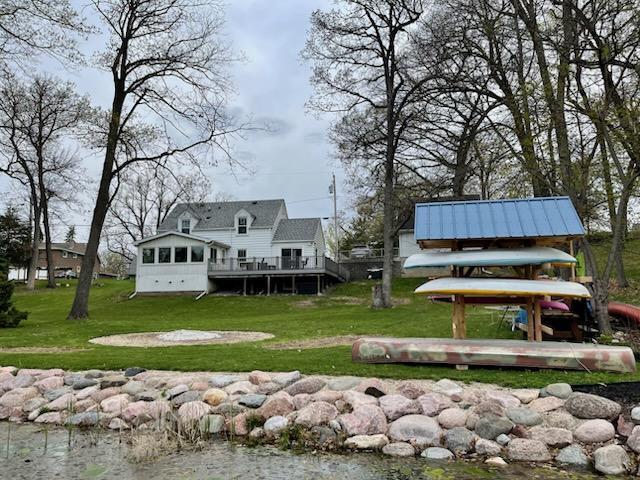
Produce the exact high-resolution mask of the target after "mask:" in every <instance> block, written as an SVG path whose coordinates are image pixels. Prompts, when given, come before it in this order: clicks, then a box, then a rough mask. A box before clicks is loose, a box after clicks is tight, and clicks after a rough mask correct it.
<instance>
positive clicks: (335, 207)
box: [329, 173, 340, 265]
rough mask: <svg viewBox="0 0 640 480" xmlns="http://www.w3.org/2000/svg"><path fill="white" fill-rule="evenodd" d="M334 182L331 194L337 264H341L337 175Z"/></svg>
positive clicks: (333, 176)
mask: <svg viewBox="0 0 640 480" xmlns="http://www.w3.org/2000/svg"><path fill="white" fill-rule="evenodd" d="M331 178H332V181H331V186H330V187H329V193H333V228H334V233H335V236H336V239H335V240H336V263H337V264H338V265H339V264H340V236H339V232H338V199H337V198H338V197H337V192H336V174H335V173H334V174H332V175H331Z"/></svg>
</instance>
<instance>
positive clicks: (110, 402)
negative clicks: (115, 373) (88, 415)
mask: <svg viewBox="0 0 640 480" xmlns="http://www.w3.org/2000/svg"><path fill="white" fill-rule="evenodd" d="M129 403H130V401H129V395H127V394H126V393H121V394H120V395H114V396H113V397H109V398H105V399H104V400H103V401H102V402H100V409H101V410H102V411H103V412H105V413H121V412H122V411H123V410H124V409H125V408H126V407H127V405H129Z"/></svg>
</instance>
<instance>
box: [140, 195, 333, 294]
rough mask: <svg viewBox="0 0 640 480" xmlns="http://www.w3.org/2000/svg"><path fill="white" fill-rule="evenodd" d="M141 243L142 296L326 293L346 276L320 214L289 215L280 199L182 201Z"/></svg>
mask: <svg viewBox="0 0 640 480" xmlns="http://www.w3.org/2000/svg"><path fill="white" fill-rule="evenodd" d="M136 246H137V249H138V255H137V260H136V261H137V265H136V292H138V293H160V292H194V293H210V292H214V291H217V290H223V291H233V292H238V293H244V294H251V293H254V294H266V295H269V294H271V293H320V292H321V291H322V289H323V288H324V286H325V285H326V284H328V283H334V282H336V281H342V280H345V276H344V273H342V272H341V269H340V268H339V266H338V265H336V264H335V263H334V262H333V261H332V260H330V259H328V258H326V257H325V241H324V235H323V232H322V224H321V221H320V219H319V218H289V217H288V215H287V208H286V205H285V202H284V200H281V199H278V200H254V201H234V202H212V203H183V204H178V205H176V206H175V207H174V209H173V210H172V211H171V212H170V213H169V215H168V216H167V218H166V219H165V220H164V222H163V223H162V225H160V227H159V228H158V233H157V234H156V235H154V236H152V237H147V238H144V239H142V240H140V241H138V242H136Z"/></svg>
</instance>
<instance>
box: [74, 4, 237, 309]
mask: <svg viewBox="0 0 640 480" xmlns="http://www.w3.org/2000/svg"><path fill="white" fill-rule="evenodd" d="M92 5H93V7H94V9H95V11H96V12H97V13H98V15H99V16H100V18H101V19H102V22H103V24H104V26H105V28H106V30H107V32H108V34H109V37H110V38H109V42H108V46H107V48H106V50H105V51H104V52H102V54H101V55H100V57H99V58H100V66H101V67H103V68H105V69H106V70H107V71H109V72H110V73H111V75H112V78H113V100H112V104H111V109H110V111H109V112H108V113H107V115H106V117H107V119H106V127H105V132H106V134H105V135H103V136H102V137H101V138H100V141H99V142H98V145H99V146H100V147H102V148H103V149H104V162H103V167H102V173H101V176H100V181H99V185H98V192H97V197H96V201H95V207H94V210H93V217H92V220H91V228H90V232H89V240H88V242H87V249H86V253H85V256H84V258H83V263H82V269H81V272H80V277H79V280H78V286H77V290H76V295H75V298H74V301H73V306H72V307H71V311H70V313H69V318H70V319H80V318H86V317H87V316H88V315H89V290H90V286H91V279H92V270H93V265H94V262H95V260H96V256H97V253H98V246H99V242H100V237H101V234H102V228H103V226H104V222H105V218H106V216H107V212H108V210H109V206H110V204H111V202H112V199H113V196H114V194H115V193H116V192H115V191H114V190H115V187H114V180H116V179H117V178H118V176H120V175H122V174H123V173H124V171H125V169H126V168H127V167H128V166H129V165H132V164H135V163H141V162H151V163H155V164H158V165H162V164H164V163H166V162H167V161H168V160H169V159H171V158H175V157H181V158H186V159H189V160H190V161H193V162H194V163H197V162H198V161H200V160H201V158H202V157H206V156H207V155H208V150H210V149H211V148H212V147H217V149H218V150H222V151H223V152H228V149H227V144H226V141H227V139H228V136H229V135H230V134H231V127H230V126H229V124H228V117H227V115H225V111H224V105H225V103H224V102H225V99H226V95H225V94H226V93H227V92H228V91H229V88H230V85H229V82H228V76H227V73H226V71H225V67H226V66H227V65H228V63H229V61H230V60H232V59H231V57H230V54H229V49H228V48H227V45H226V44H225V42H224V41H223V39H222V38H221V33H222V26H223V18H222V10H221V6H220V5H219V4H217V3H215V2H208V3H207V4H203V3H202V2H200V1H199V0H93V1H92ZM140 118H144V120H145V121H146V122H147V125H149V127H150V128H147V129H140V128H139V126H138V125H136V121H137V120H139V119H140ZM150 136H151V137H152V138H149V137H150ZM197 155H198V156H197Z"/></svg>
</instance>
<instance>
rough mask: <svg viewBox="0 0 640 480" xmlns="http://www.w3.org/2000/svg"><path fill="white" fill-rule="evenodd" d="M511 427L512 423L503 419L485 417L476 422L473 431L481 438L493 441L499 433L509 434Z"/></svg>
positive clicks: (490, 416)
mask: <svg viewBox="0 0 640 480" xmlns="http://www.w3.org/2000/svg"><path fill="white" fill-rule="evenodd" d="M513 426H514V425H513V422H511V420H508V419H506V418H504V417H496V416H495V415H486V416H484V417H482V418H480V420H478V421H477V422H476V428H475V431H476V433H477V434H478V436H480V437H482V438H486V439H487V440H495V439H496V437H497V436H498V435H500V434H501V433H509V432H510V431H511V429H512V428H513Z"/></svg>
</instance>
